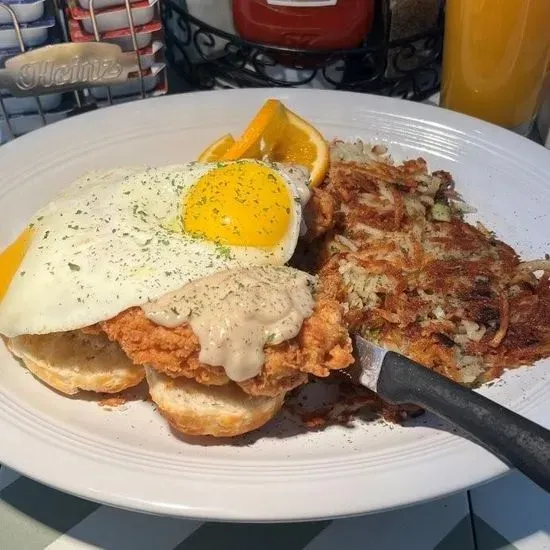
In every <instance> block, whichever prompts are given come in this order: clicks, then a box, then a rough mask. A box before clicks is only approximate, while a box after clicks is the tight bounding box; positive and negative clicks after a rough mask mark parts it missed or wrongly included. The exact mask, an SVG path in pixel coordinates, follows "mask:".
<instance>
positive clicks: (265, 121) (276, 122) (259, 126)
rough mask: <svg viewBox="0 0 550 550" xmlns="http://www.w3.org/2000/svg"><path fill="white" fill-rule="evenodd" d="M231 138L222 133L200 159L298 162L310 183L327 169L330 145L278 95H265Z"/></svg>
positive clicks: (320, 177) (322, 176) (316, 181)
mask: <svg viewBox="0 0 550 550" xmlns="http://www.w3.org/2000/svg"><path fill="white" fill-rule="evenodd" d="M232 139H233V138H231V136H229V135H225V136H223V137H221V138H220V139H219V140H217V141H216V142H214V143H213V144H212V145H210V147H208V149H206V151H205V152H204V153H203V154H202V155H201V156H200V157H199V160H200V161H204V159H208V160H209V161H216V160H237V159H242V158H255V159H264V160H269V161H272V162H281V163H284V164H300V165H302V166H305V167H306V168H307V169H308V170H309V171H310V174H311V185H312V186H313V187H315V186H317V185H319V184H320V183H321V182H322V181H323V179H324V177H325V174H326V172H327V170H328V163H329V148H328V144H327V142H326V141H325V139H324V138H323V136H322V135H321V134H320V133H319V131H318V130H317V129H316V128H314V127H313V126H312V125H311V124H310V123H309V122H307V121H305V120H304V119H302V118H300V117H299V116H298V115H296V114H295V113H293V112H292V111H290V110H289V109H287V108H286V107H285V106H284V105H283V104H282V103H281V102H280V101H279V100H277V99H268V100H267V101H266V102H265V103H264V105H263V106H262V108H261V109H260V110H259V111H258V113H257V114H256V116H255V117H254V118H253V119H252V121H251V122H250V124H249V125H248V127H247V128H246V130H245V131H244V133H243V135H242V136H241V137H240V138H239V139H238V140H236V141H234V142H233V143H232V142H231V140H232Z"/></svg>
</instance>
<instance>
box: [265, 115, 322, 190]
mask: <svg viewBox="0 0 550 550" xmlns="http://www.w3.org/2000/svg"><path fill="white" fill-rule="evenodd" d="M286 114H287V118H288V126H287V128H286V129H285V132H284V136H283V139H281V140H279V141H278V142H277V145H276V146H275V147H274V148H273V150H272V151H271V154H270V156H269V160H271V161H273V162H282V163H284V164H301V165H302V166H305V167H306V168H307V169H308V170H309V172H310V180H311V186H312V187H316V186H317V185H319V184H320V183H322V181H323V180H324V179H325V174H326V173H327V170H328V163H329V148H328V143H327V142H326V141H325V138H323V136H322V135H321V133H320V132H319V131H318V130H317V129H316V128H314V127H313V126H312V125H311V124H310V123H309V122H306V121H305V120H304V119H302V118H300V117H299V116H298V115H296V114H295V113H293V112H292V111H289V110H288V109H287V113H286Z"/></svg>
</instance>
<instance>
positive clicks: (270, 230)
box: [183, 161, 293, 247]
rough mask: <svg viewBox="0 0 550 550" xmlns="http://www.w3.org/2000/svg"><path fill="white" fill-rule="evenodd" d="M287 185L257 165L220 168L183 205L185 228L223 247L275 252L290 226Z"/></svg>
mask: <svg viewBox="0 0 550 550" xmlns="http://www.w3.org/2000/svg"><path fill="white" fill-rule="evenodd" d="M292 201H293V198H292V196H291V194H290V192H289V188H288V184H287V182H286V181H285V180H284V179H283V178H282V177H281V176H280V175H279V174H278V173H277V172H276V171H275V170H272V169H271V168H269V167H268V166H265V165H263V164H259V163H257V162H247V161H239V162H236V163H231V164H225V165H220V166H218V167H217V168H215V169H213V170H210V171H209V172H207V173H206V174H205V175H203V176H202V177H201V178H200V179H199V180H198V181H197V183H196V184H195V185H194V187H193V189H192V190H191V191H190V193H189V194H188V195H187V197H186V200H185V202H184V205H183V227H184V229H185V231H188V232H189V233H191V234H194V235H197V236H200V237H202V238H205V239H209V240H212V241H215V242H218V243H221V244H230V245H237V246H261V247H270V246H274V245H276V244H278V243H279V242H280V241H281V240H282V238H283V237H284V236H285V234H286V233H287V231H288V228H289V226H290V223H291V205H292Z"/></svg>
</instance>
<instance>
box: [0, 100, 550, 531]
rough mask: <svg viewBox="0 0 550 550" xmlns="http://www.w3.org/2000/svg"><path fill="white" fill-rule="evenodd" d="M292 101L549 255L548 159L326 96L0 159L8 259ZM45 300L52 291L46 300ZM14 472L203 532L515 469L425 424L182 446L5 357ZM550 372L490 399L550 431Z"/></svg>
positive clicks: (479, 135)
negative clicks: (84, 196)
mask: <svg viewBox="0 0 550 550" xmlns="http://www.w3.org/2000/svg"><path fill="white" fill-rule="evenodd" d="M273 96H277V97H280V98H281V99H283V100H284V101H285V103H286V104H288V105H289V106H290V107H291V108H292V109H294V110H295V111H296V112H298V113H299V114H300V115H302V116H303V117H305V118H307V119H309V120H311V121H313V122H314V123H315V125H316V126H317V127H318V128H319V129H320V130H321V131H322V132H323V133H324V134H325V136H326V137H327V138H333V137H339V138H344V139H355V138H358V137H360V138H363V139H368V140H376V141H380V142H383V143H387V144H388V145H389V146H390V148H391V151H392V152H393V154H394V156H395V157H397V158H399V157H401V158H403V157H411V156H418V155H422V156H423V157H425V158H426V159H427V160H428V161H429V163H430V167H431V169H433V170H436V169H447V170H449V171H451V172H452V173H453V175H454V176H455V179H456V181H457V186H458V189H459V190H460V191H461V192H463V194H464V196H465V198H466V200H468V201H469V202H470V203H471V204H473V205H475V206H477V207H478V208H479V211H480V214H479V217H480V218H481V219H483V220H484V222H485V223H486V224H487V225H488V226H489V227H491V228H493V229H495V230H496V231H497V233H498V235H499V236H500V237H501V238H503V239H504V240H506V241H507V242H509V243H510V244H512V245H513V246H514V247H516V248H517V250H518V251H519V252H520V253H521V254H522V255H524V256H525V258H529V259H532V258H540V257H543V255H544V253H545V252H547V251H550V243H549V242H548V234H547V231H548V227H550V186H549V182H550V153H549V152H548V151H547V150H545V149H544V148H543V147H540V146H538V145H535V144H533V143H531V142H529V141H527V140H526V139H523V138H520V137H518V136H516V135H514V134H512V133H509V132H507V131H505V130H502V129H500V128H497V127H495V126H492V125H489V124H485V123H482V122H480V121H477V120H475V119H472V118H469V117H465V116H461V115H458V114H455V113H452V112H449V111H445V110H442V109H439V108H437V107H430V106H426V105H419V104H416V103H411V102H407V101H402V100H397V99H386V98H381V97H375V96H369V95H358V94H350V93H343V92H329V91H312V90H289V91H281V90H237V91H222V92H218V91H217V92H204V93H195V94H184V95H178V96H169V97H164V98H160V99H153V100H147V101H136V102H134V103H130V104H126V105H122V106H119V107H111V108H106V109H101V110H99V111H96V112H93V113H90V114H85V115H81V116H79V117H76V118H72V119H67V120H66V121H63V122H60V123H57V124H55V125H53V126H50V127H47V128H45V129H43V130H38V131H36V132H33V133H32V134H29V135H27V136H24V137H22V138H20V139H17V140H15V141H14V142H11V143H9V144H7V145H5V146H3V147H2V148H1V149H0V164H1V166H2V171H1V175H0V220H1V222H0V246H5V245H6V244H8V242H9V241H10V240H11V239H13V238H14V237H15V236H16V235H17V234H18V233H19V231H21V230H22V229H23V227H24V226H25V224H26V222H27V220H28V219H29V217H30V216H31V215H32V214H33V212H34V211H35V210H36V209H37V208H38V207H39V206H41V205H43V204H44V203H45V202H46V201H48V200H49V199H50V198H51V197H53V196H54V194H55V193H57V192H58V191H59V190H60V189H61V188H63V187H64V186H66V185H67V184H68V183H70V182H71V180H73V179H75V178H77V177H78V176H79V175H81V174H82V173H83V172H84V171H86V170H89V169H101V168H111V167H116V166H121V165H129V164H143V163H149V164H165V163H177V162H181V161H187V160H192V159H195V158H196V157H197V155H198V154H199V153H200V151H201V150H202V149H203V148H204V147H205V146H206V145H207V144H208V143H210V142H211V141H212V140H213V139H214V138H216V137H218V136H220V135H222V134H225V133H227V132H234V133H236V134H238V133H239V131H241V130H242V129H243V127H244V125H245V124H246V122H247V121H248V120H249V119H250V118H251V116H252V115H253V114H254V113H255V112H256V110H257V109H258V108H259V107H260V105H261V104H262V102H263V101H264V100H265V99H266V98H267V97H273ZM44 291H45V292H47V289H45V290H44ZM0 347H1V349H0V434H1V437H0V461H2V462H3V463H5V464H6V465H8V466H10V467H12V468H15V469H16V470H18V471H20V472H21V473H23V474H25V475H27V476H30V477H32V478H35V479H37V480H39V481H42V482H44V483H46V484H48V485H51V486H54V487H56V488H59V489H61V490H63V491H67V492H70V493H73V494H77V495H80V496H83V497H85V498H88V499H92V500H96V501H100V502H103V503H108V504H112V505H115V506H120V507H124V508H130V509H135V510H142V511H147V512H153V513H159V514H170V515H175V516H183V517H189V518H210V519H220V520H245V521H271V520H306V519H315V518H327V517H337V516H346V515H352V514H359V513H365V512H373V511H378V510H382V509H388V508H392V507H396V506H401V505H406V504H412V503H415V502H419V501H422V500H426V499H430V498H435V497H438V496H442V495H444V494H448V493H451V492H453V491H458V490H461V489H464V488H466V487H469V486H472V485H475V484H478V483H481V482H483V481H486V480H488V479H490V478H493V477H495V476H498V475H500V474H502V473H504V472H505V471H506V466H504V465H503V464H502V463H501V462H500V461H499V460H497V459H496V458H495V457H493V456H491V455H490V454H488V453H487V452H485V451H484V450H482V449H481V448H480V447H478V446H477V445H475V444H474V443H471V442H469V441H467V440H465V439H463V438H461V437H459V436H457V435H454V434H452V433H450V432H449V431H448V430H447V429H446V428H445V427H444V426H442V425H440V424H438V423H437V421H436V420H434V419H433V418H431V417H429V416H428V415H426V416H425V417H424V418H421V419H420V420H418V421H417V422H416V423H415V425H414V426H407V427H398V426H392V427H389V426H387V425H384V424H382V423H374V424H368V423H356V425H355V426H354V427H353V428H345V427H331V428H328V429H326V430H323V431H320V432H316V433H307V432H301V433H300V430H299V429H297V425H296V424H293V423H292V422H290V421H288V420H285V418H284V417H283V418H279V419H278V420H276V421H275V422H273V423H272V424H271V425H270V426H269V427H268V428H266V429H263V430H261V431H259V432H257V433H254V434H252V435H249V436H248V437H244V438H242V439H240V440H239V441H236V442H234V443H228V442H224V441H204V440H202V441H201V440H196V441H194V442H193V443H190V442H189V441H187V442H186V441H184V440H183V439H182V438H179V437H176V436H174V435H173V434H172V433H171V432H170V431H169V429H168V428H167V427H166V424H165V422H164V421H163V420H162V418H161V417H160V416H159V415H158V414H157V413H156V412H155V411H154V410H153V407H152V406H151V405H150V404H148V403H145V402H131V403H128V404H126V405H125V406H124V407H122V408H121V409H117V410H114V411H108V410H106V409H104V408H101V407H99V406H98V405H97V404H96V403H94V402H91V401H85V400H81V399H77V398H72V399H71V398H67V397H63V396H60V395H58V394H56V393H54V392H53V391H51V390H49V389H48V388H47V387H45V386H43V385H41V384H40V383H39V382H37V381H36V380H35V379H33V377H32V376H31V375H29V374H28V373H27V372H26V371H25V370H24V369H23V368H21V367H20V366H19V365H18V364H17V362H16V361H14V360H13V359H12V358H11V356H10V355H9V354H8V352H7V351H6V350H5V349H4V347H3V346H0ZM549 367H550V361H548V360H547V361H542V362H540V363H539V364H538V365H536V366H535V367H531V368H522V369H519V370H516V371H514V372H509V373H507V374H506V376H505V377H504V381H503V382H500V383H498V384H496V385H494V386H492V387H490V388H484V389H483V390H482V391H483V393H485V394H486V395H488V396H490V397H491V398H493V399H495V400H496V401H499V402H501V403H503V404H504V405H506V406H508V407H511V408H512V409H514V410H516V411H518V412H520V413H522V414H524V415H525V416H527V417H529V418H531V419H533V420H535V421H538V422H539V423H541V424H543V425H545V426H547V427H550V408H549V407H548V402H549V400H550V368H549Z"/></svg>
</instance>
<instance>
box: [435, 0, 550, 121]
mask: <svg viewBox="0 0 550 550" xmlns="http://www.w3.org/2000/svg"><path fill="white" fill-rule="evenodd" d="M549 60H550V0H447V3H446V10H445V42H444V47H443V75H442V84H441V105H443V106H444V107H448V108H449V109H452V110H454V111H460V112H462V113H466V114H469V115H472V116H475V117H478V118H482V119H484V120H488V121H489V122H493V123H495V124H499V125H500V126H504V127H506V128H516V129H517V128H519V127H520V126H523V125H529V123H530V122H531V121H532V119H533V117H534V115H535V114H536V111H537V108H538V102H539V95H540V91H541V88H542V84H543V81H544V76H545V73H546V69H547V66H548V62H549Z"/></svg>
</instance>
